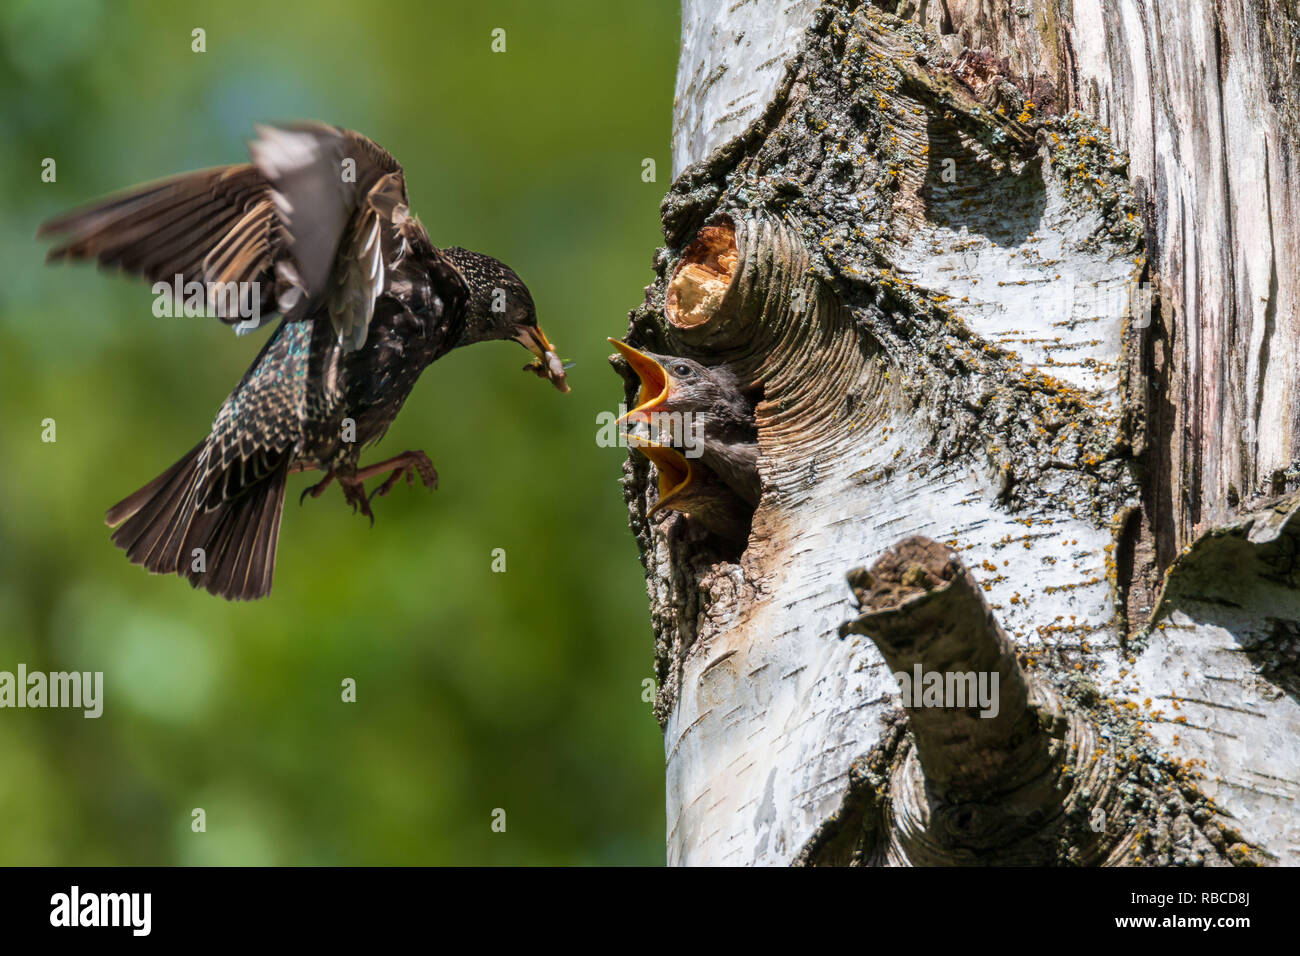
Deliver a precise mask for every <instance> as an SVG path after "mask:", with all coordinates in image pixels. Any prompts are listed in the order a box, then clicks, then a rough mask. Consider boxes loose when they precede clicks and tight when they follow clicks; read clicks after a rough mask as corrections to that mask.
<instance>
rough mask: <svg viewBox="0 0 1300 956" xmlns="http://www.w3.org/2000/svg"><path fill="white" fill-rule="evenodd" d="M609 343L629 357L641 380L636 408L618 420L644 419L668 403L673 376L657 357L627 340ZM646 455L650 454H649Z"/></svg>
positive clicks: (625, 356) (628, 360)
mask: <svg viewBox="0 0 1300 956" xmlns="http://www.w3.org/2000/svg"><path fill="white" fill-rule="evenodd" d="M609 343H610V344H611V345H613V346H614V348H616V349H618V351H619V354H621V355H622V356H623V358H625V359H627V364H628V365H630V366H632V371H634V372H636V376H637V378H639V379H640V380H641V391H640V393H638V395H637V397H636V401H637V406H636V408H634V409H632V410H631V411H630V412H628V413H627V414H626V415H624V416H623V417H622V418H620V419H619V420H618V421H620V422H622V421H628V420H631V419H637V420H641V421H644V420H646V419H648V418H649V413H650V412H651V411H653V410H654V409H656V408H659V407H660V406H662V405H666V404H667V403H668V395H669V393H670V392H671V391H672V387H673V379H672V376H671V375H669V374H668V370H667V369H665V368H664V367H663V366H662V365H660V364H659V363H658V362H657V361H656V360H655V359H652V358H651V357H650V356H649V355H646V354H645V353H644V352H638V351H637V350H636V349H634V348H632V346H630V345H628V344H627V343H626V342H620V341H619V340H618V339H610V340H609ZM615 424H618V422H615ZM669 451H672V449H669ZM646 457H650V456H649V455H647V456H646ZM678 457H681V456H680V455H679V456H678ZM651 460H652V461H653V460H654V459H651Z"/></svg>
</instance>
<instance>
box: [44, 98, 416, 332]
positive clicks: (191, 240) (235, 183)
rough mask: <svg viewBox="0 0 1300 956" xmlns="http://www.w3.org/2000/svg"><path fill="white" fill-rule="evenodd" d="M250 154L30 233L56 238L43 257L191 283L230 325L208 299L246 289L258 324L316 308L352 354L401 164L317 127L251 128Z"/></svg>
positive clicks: (233, 314)
mask: <svg viewBox="0 0 1300 956" xmlns="http://www.w3.org/2000/svg"><path fill="white" fill-rule="evenodd" d="M249 155H250V157H251V158H252V162H251V163H244V164H240V165H235V166H221V167H216V168H213V169H206V170H200V171H198V172H194V173H186V174H184V175H181V176H175V177H172V178H170V179H165V180H162V181H160V182H156V183H152V184H149V185H146V186H141V187H138V188H136V189H133V190H130V191H129V192H126V193H122V194H120V195H118V196H114V197H111V198H109V199H106V200H103V201H101V202H99V203H95V204H93V205H91V206H87V207H85V208H83V209H80V210H77V211H75V212H72V213H69V214H67V215H64V216H60V217H57V218H55V219H52V220H50V221H49V222H46V223H45V224H44V225H43V226H41V229H40V231H39V233H38V235H40V236H53V237H56V238H57V239H58V240H59V242H58V244H57V245H56V246H55V247H54V248H53V249H51V250H50V252H49V255H48V258H49V259H74V260H76V259H93V260H96V261H98V262H99V263H100V264H101V265H103V266H106V267H109V268H120V269H122V270H124V271H126V272H128V273H130V274H132V275H138V276H141V277H143V278H146V279H148V280H149V281H151V282H167V283H171V282H172V281H173V280H174V278H175V276H177V275H180V276H181V277H182V282H183V283H186V284H188V283H192V282H199V283H202V284H203V285H204V288H205V291H206V292H207V293H208V305H209V306H210V307H211V308H212V309H213V311H215V312H216V313H217V314H218V315H219V316H221V317H222V318H223V320H225V321H228V322H232V323H233V322H237V321H240V319H241V318H242V319H247V318H248V315H247V310H246V309H245V310H244V311H243V312H241V311H240V310H238V309H237V308H236V306H237V305H238V304H239V303H238V301H237V300H234V299H232V298H230V297H229V295H228V294H225V295H217V294H216V292H215V291H214V290H221V289H225V288H227V287H228V284H229V283H252V282H257V283H258V286H257V289H258V296H259V298H258V302H259V313H260V319H261V321H262V322H264V321H265V320H266V319H268V318H270V316H272V315H274V314H276V313H279V314H282V315H284V316H285V317H286V318H288V319H290V320H294V319H299V318H302V317H304V316H307V315H310V314H312V313H313V312H315V311H316V309H317V308H318V307H320V306H322V305H327V306H328V310H329V314H330V318H331V321H332V322H333V324H334V328H335V331H336V333H337V334H338V336H339V340H340V342H341V343H342V344H343V345H344V348H345V349H349V350H350V349H353V348H359V347H360V346H361V345H362V344H363V343H364V342H365V337H366V329H367V327H368V325H369V322H370V318H371V317H372V316H373V314H374V303H375V299H377V298H378V296H379V295H381V294H382V293H383V291H384V289H385V281H386V273H387V264H386V262H385V261H384V254H385V252H384V250H389V251H391V250H392V248H394V243H398V245H399V247H400V233H399V230H398V223H397V222H396V221H395V217H396V216H398V215H399V214H400V217H401V218H405V217H407V215H408V211H407V198H406V183H405V180H404V178H403V176H402V168H401V166H400V165H399V164H398V162H397V161H396V160H395V159H394V158H393V157H392V156H390V155H389V154H388V153H387V152H386V151H384V150H383V149H382V148H381V147H379V146H378V145H377V144H375V143H374V142H372V141H371V140H369V139H367V138H366V137H364V136H362V135H361V134H359V133H355V132H352V131H351V130H344V129H339V128H337V127H334V126H328V125H326V124H323V123H302V124H295V125H286V126H258V127H257V138H256V139H254V140H253V141H252V142H250V143H249ZM242 288H243V287H241V289H242ZM185 294H186V295H188V293H185ZM244 294H245V296H246V295H247V294H248V293H244ZM244 301H245V303H247V302H248V300H247V298H245V300H244ZM259 324H260V323H259ZM249 327H251V326H249V325H248V324H247V323H246V324H245V325H244V326H243V328H249Z"/></svg>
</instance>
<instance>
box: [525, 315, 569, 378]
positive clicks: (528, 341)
mask: <svg viewBox="0 0 1300 956" xmlns="http://www.w3.org/2000/svg"><path fill="white" fill-rule="evenodd" d="M515 341H516V342H518V343H519V344H520V345H522V346H523V347H524V348H526V349H528V351H530V352H532V353H533V355H535V356H536V359H535V360H534V361H532V362H529V363H528V364H527V365H525V366H524V371H525V372H532V373H534V374H535V375H537V376H538V377H539V378H545V379H549V380H550V383H551V384H552V385H554V386H555V387H556V388H558V389H559V390H560V391H561V392H567V391H568V390H569V383H568V381H567V378H566V375H565V371H564V363H563V362H561V361H560V357H559V356H558V355H556V354H555V348H554V347H553V346H552V345H551V343H550V342H549V341H547V338H546V333H545V332H543V331H542V327H541V326H540V325H526V326H524V327H522V328H521V329H520V330H519V334H518V335H516V336H515Z"/></svg>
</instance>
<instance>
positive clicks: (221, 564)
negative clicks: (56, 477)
mask: <svg viewBox="0 0 1300 956" xmlns="http://www.w3.org/2000/svg"><path fill="white" fill-rule="evenodd" d="M206 447H207V443H206V441H204V442H200V443H199V444H198V445H196V446H194V448H192V449H191V450H190V451H189V452H188V453H187V454H186V455H185V456H184V457H183V458H181V460H180V461H178V462H176V464H174V465H172V466H171V467H170V468H168V469H167V470H166V471H164V472H163V473H162V474H161V475H159V476H158V477H157V478H155V479H154V480H153V481H151V482H149V483H148V484H147V485H145V486H144V487H143V488H141V489H140V490H139V491H137V492H135V493H134V494H132V495H128V496H127V497H126V498H124V499H122V500H121V501H119V502H118V503H117V504H115V505H114V506H113V507H112V508H110V509H108V514H107V515H106V522H107V524H108V525H109V527H116V528H117V530H116V531H114V532H113V542H114V543H115V544H116V545H117V546H118V547H119V548H121V549H122V550H123V551H125V552H126V556H127V558H129V559H130V561H131V562H132V563H133V564H138V565H141V566H142V567H144V568H146V569H148V570H149V571H152V572H153V573H155V574H178V575H180V576H181V577H183V578H187V579H188V580H189V582H190V583H191V584H192V585H194V587H203V588H205V589H207V590H208V591H210V592H211V593H213V594H216V595H219V596H221V597H224V598H226V599H227V600H232V601H236V600H251V599H253V598H259V597H263V596H265V595H266V594H268V593H269V592H270V590H271V581H272V578H273V576H274V573H275V551H276V543H277V540H278V538H279V536H280V516H281V514H282V512H283V510H284V492H285V484H286V481H287V479H288V471H289V469H288V462H287V461H286V462H285V463H284V464H282V465H281V466H280V467H278V468H276V469H274V470H273V471H272V472H271V473H270V474H268V475H267V476H266V477H265V478H264V479H262V480H261V481H258V482H257V483H256V484H254V485H252V486H251V487H249V488H248V489H246V490H245V491H244V492H243V493H242V494H240V495H239V496H238V497H235V498H233V499H231V500H228V501H220V502H219V503H218V504H216V505H213V506H210V507H205V506H204V502H205V500H208V498H209V495H208V491H209V488H210V487H211V486H212V482H213V481H214V480H219V479H220V476H219V475H217V476H215V477H212V476H209V475H208V474H207V470H206V468H204V467H203V465H204V464H205V458H206V456H205V455H204V450H205V448H206Z"/></svg>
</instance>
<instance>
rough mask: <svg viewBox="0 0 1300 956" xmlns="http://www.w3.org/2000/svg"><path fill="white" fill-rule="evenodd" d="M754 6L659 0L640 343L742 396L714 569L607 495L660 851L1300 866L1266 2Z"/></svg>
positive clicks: (689, 521)
mask: <svg viewBox="0 0 1300 956" xmlns="http://www.w3.org/2000/svg"><path fill="white" fill-rule="evenodd" d="M773 6H775V8H776V12H775V14H774V13H773V11H772V8H771V6H768V7H764V6H763V5H760V4H758V3H741V4H732V3H726V2H715V0H686V3H685V5H684V12H683V31H684V32H683V46H682V62H681V67H680V70H679V81H678V100H677V105H676V109H675V124H674V164H675V169H676V170H677V171H678V172H679V175H678V177H677V179H676V181H675V182H674V184H673V186H672V188H671V189H670V191H669V194H668V196H667V197H666V199H665V201H664V206H663V219H664V234H665V247H664V248H663V249H662V250H661V251H660V253H659V254H658V255H657V257H656V260H655V267H656V272H657V279H656V281H655V282H654V283H653V284H652V285H651V286H650V287H649V288H648V289H647V292H646V299H645V302H644V303H643V304H642V305H641V306H640V307H638V308H637V309H636V310H634V312H633V314H632V321H631V327H630V330H629V337H628V341H629V342H630V343H632V344H633V345H636V346H637V347H642V348H648V349H650V350H652V351H655V352H658V353H663V354H669V355H684V356H689V357H692V358H695V359H698V360H700V361H703V362H705V363H706V364H716V363H726V364H727V365H728V366H729V367H730V368H732V369H733V370H735V371H736V372H737V374H739V375H740V376H741V378H742V379H743V380H744V382H745V383H746V384H747V385H748V386H750V387H753V388H754V389H756V390H759V391H760V392H761V395H762V400H761V401H760V402H759V404H758V406H757V412H756V418H757V428H758V438H759V446H760V451H761V456H760V459H759V471H760V478H761V484H762V496H761V499H760V500H759V503H758V506H757V508H756V509H755V511H754V514H753V517H752V524H751V531H750V534H749V537H748V540H747V542H746V543H745V546H744V547H743V550H742V549H741V548H740V547H739V546H738V545H737V544H736V543H735V542H727V541H725V540H723V538H722V537H720V536H719V535H717V534H715V533H713V532H711V531H710V530H709V528H708V527H706V526H705V525H704V523H702V522H701V521H699V520H696V519H694V518H692V516H691V515H690V514H689V513H686V514H683V513H667V512H666V511H664V510H662V509H661V510H658V511H656V512H655V513H653V514H652V513H651V512H652V508H653V506H654V504H655V501H656V498H657V494H658V489H657V483H656V482H655V481H653V480H652V477H653V476H654V474H655V472H654V471H653V470H652V468H651V466H650V464H649V462H648V461H647V460H646V459H645V458H644V457H643V456H640V455H634V456H631V457H630V458H629V463H628V467H627V472H626V479H625V489H626V494H627V499H628V503H629V510H630V514H631V522H632V527H633V531H634V532H635V533H636V535H637V540H638V543H639V544H640V547H641V550H642V559H643V562H644V565H645V568H646V574H647V584H648V588H649V595H650V605H651V617H652V623H653V626H654V628H655V634H656V664H657V672H658V676H659V696H658V699H657V701H656V714H657V716H658V717H659V719H660V720H661V722H662V724H663V726H664V733H665V749H666V754H667V767H666V774H667V794H668V860H669V862H670V863H746V864H785V863H791V862H802V863H844V864H849V863H857V864H870V865H884V864H888V865H902V864H934V863H972V862H979V863H1017V862H1018V863H1023V862H1040V863H1041V862H1050V863H1066V864H1084V865H1093V864H1103V863H1105V864H1117V863H1119V864H1134V863H1158V864H1243V863H1258V862H1269V861H1273V860H1278V861H1284V862H1296V861H1297V860H1300V833H1297V831H1296V830H1295V826H1296V824H1295V823H1294V822H1293V821H1294V820H1295V819H1296V814H1295V812H1294V805H1295V799H1296V798H1297V796H1300V782H1298V781H1300V746H1297V745H1296V744H1295V743H1294V741H1297V740H1300V733H1298V731H1300V711H1298V710H1297V702H1296V679H1295V674H1296V655H1297V651H1298V650H1300V648H1298V646H1297V635H1300V603H1298V602H1297V591H1296V587H1297V584H1300V579H1298V578H1297V576H1296V574H1295V573H1294V572H1293V570H1292V567H1291V564H1290V563H1289V562H1291V560H1292V557H1291V556H1292V555H1293V554H1294V553H1295V544H1296V534H1297V533H1300V529H1297V530H1296V531H1294V532H1293V530H1292V524H1291V515H1292V514H1293V511H1292V510H1289V508H1290V506H1289V505H1285V506H1274V505H1272V504H1271V498H1270V496H1276V495H1278V494H1281V493H1283V492H1285V491H1287V490H1289V489H1291V488H1293V487H1294V485H1295V484H1296V482H1297V480H1298V479H1300V466H1298V465H1297V464H1296V462H1297V460H1300V455H1297V453H1296V451H1297V449H1296V444H1297V441H1300V431H1297V427H1296V425H1295V424H1294V423H1295V422H1296V417H1297V412H1296V406H1295V403H1294V400H1293V399H1292V398H1291V396H1292V395H1293V394H1294V393H1295V391H1296V385H1297V377H1296V373H1297V369H1296V367H1295V366H1296V364H1297V356H1296V346H1295V343H1296V342H1297V341H1300V314H1298V312H1300V310H1298V309H1297V303H1296V300H1295V296H1296V287H1295V282H1294V279H1293V277H1294V276H1295V275H1296V274H1297V273H1298V272H1300V269H1297V267H1298V266H1300V243H1298V241H1297V238H1296V236H1297V228H1298V226H1300V218H1298V217H1297V212H1300V210H1297V208H1296V205H1295V204H1296V203H1297V202H1300V200H1297V198H1296V190H1295V189H1294V183H1295V176H1294V174H1293V173H1294V170H1295V169H1296V155H1297V153H1296V139H1297V137H1296V132H1297V130H1298V129H1300V123H1298V122H1297V111H1296V109H1295V103H1294V98H1295V96H1296V91H1297V89H1298V88H1300V87H1298V86H1297V83H1296V78H1297V77H1296V66H1295V64H1296V60H1295V52H1296V42H1297V37H1296V32H1295V31H1296V29H1297V28H1296V26H1295V21H1296V20H1297V19H1300V17H1297V16H1296V11H1295V9H1294V7H1293V5H1290V6H1289V5H1288V3H1286V2H1282V0H1270V2H1268V3H1265V4H1264V5H1263V6H1261V7H1251V8H1250V9H1251V11H1252V12H1250V13H1246V12H1244V10H1245V8H1244V7H1243V6H1242V5H1241V4H1239V3H1234V2H1227V0H1221V2H1219V3H1217V4H1215V3H1211V2H1209V0H1203V2H1198V3H1193V4H1191V5H1185V6H1184V7H1182V8H1180V9H1179V10H1177V11H1173V10H1167V9H1165V8H1166V7H1167V5H1162V7H1161V15H1162V17H1164V19H1163V20H1162V21H1160V22H1159V24H1158V25H1157V21H1156V19H1155V16H1154V13H1153V12H1152V11H1151V9H1150V8H1149V5H1147V4H1144V3H1142V2H1139V0H1124V2H1122V3H1120V4H1118V5H1117V6H1108V7H1106V8H1105V9H1104V10H1103V8H1102V6H1101V4H1100V2H1099V0H1074V2H1073V3H1072V4H1065V3H1064V0H1061V2H1060V3H1058V2H1056V0H1036V2H1030V3H1006V2H1003V0H982V2H980V3H975V2H973V0H971V2H963V0H946V2H928V3H927V2H920V3H916V2H903V3H900V4H897V5H895V4H892V3H891V4H889V7H890V8H891V9H890V10H889V11H888V12H887V11H884V10H882V9H880V7H879V6H877V5H873V4H868V3H859V2H853V0H835V2H827V3H823V4H821V5H814V4H812V3H779V4H774V5H773ZM894 13H897V14H898V16H894V15H893V14H894ZM739 34H743V36H740V38H739V39H738V40H737V39H736V37H737V35H739ZM759 57H761V59H758V58H759ZM1207 66H1208V68H1209V69H1208V72H1207V70H1206V69H1205V68H1206V67H1207ZM1228 104H1230V105H1228ZM1248 132H1249V136H1247V133H1248ZM1237 143H1242V144H1243V145H1242V149H1241V151H1240V152H1239V153H1238V151H1237V149H1236V144H1237ZM1192 157H1194V158H1192ZM628 386H629V389H632V388H633V387H634V386H633V382H632V379H631V378H630V377H629V379H628ZM629 397H631V392H629ZM1246 423H1250V424H1249V425H1247V424H1246ZM1243 428H1245V429H1248V431H1249V433H1250V434H1251V435H1252V436H1253V438H1252V440H1250V441H1244V440H1243V441H1237V440H1236V439H1235V436H1237V435H1239V434H1243V433H1242V431H1241V429H1243ZM1265 433H1267V434H1265ZM1278 507H1281V510H1278ZM1261 508H1263V509H1265V510H1264V511H1263V512H1261V515H1262V516H1261V517H1234V515H1248V514H1250V513H1251V512H1254V511H1257V510H1258V509H1261ZM1261 528H1267V529H1269V530H1259V529H1261ZM915 535H924V536H926V537H927V538H928V539H932V540H933V541H934V542H937V544H936V545H935V548H936V549H938V550H937V551H935V552H934V553H933V554H931V557H935V556H936V555H939V554H940V553H941V555H942V559H941V560H938V559H937V558H936V560H938V565H937V566H931V565H932V564H933V562H930V561H928V560H919V561H915V562H912V564H913V565H915V568H916V569H919V570H915V574H916V575H919V577H917V578H916V580H917V582H928V583H929V584H930V589H929V590H925V589H924V588H923V589H922V591H923V592H924V593H921V594H911V595H910V596H908V595H907V594H906V593H905V592H906V591H907V588H908V587H910V585H907V583H906V582H905V581H904V580H903V577H902V575H903V573H904V572H907V571H908V567H904V568H902V570H901V571H900V572H899V574H897V575H891V574H884V573H882V574H880V575H877V576H876V579H877V580H878V582H884V583H885V584H886V585H887V586H886V587H884V590H883V591H881V593H880V594H876V590H877V589H876V588H874V587H871V586H864V583H865V579H863V578H862V577H861V576H858V577H857V578H855V579H854V580H856V581H857V583H858V592H859V595H858V596H859V597H861V598H863V599H864V601H865V603H866V607H865V608H863V609H862V610H865V611H866V613H865V614H859V613H857V612H855V610H854V608H853V602H852V600H851V598H852V596H853V595H852V594H851V593H850V590H849V589H846V588H845V586H844V575H845V574H846V573H847V571H848V570H849V569H850V568H853V567H857V566H860V565H863V564H865V563H870V562H873V561H876V560H877V559H879V558H880V556H881V555H891V554H892V555H894V556H895V557H897V555H898V553H899V552H898V549H899V548H903V547H904V545H903V544H900V542H903V541H904V540H905V539H908V538H909V537H910V536H915ZM1269 535H1272V537H1269ZM723 537H725V536H723ZM907 547H913V545H908V546H907ZM1189 548H1190V550H1187V553H1186V554H1184V555H1183V556H1182V557H1180V553H1182V552H1183V551H1184V550H1185V549H1189ZM909 567H910V566H909ZM1229 567H1231V568H1232V569H1233V570H1232V571H1231V573H1229V571H1228V568H1229ZM896 570H897V569H896ZM874 573H875V572H874V569H873V574H874ZM945 575H946V576H945ZM895 578H897V580H895ZM931 578H933V580H931ZM891 589H892V590H891ZM1158 591H1159V592H1160V595H1161V596H1160V599H1159V602H1158V606H1157V600H1156V597H1155V596H1156V594H1157V592H1158ZM890 595H893V596H892V597H891V596H890ZM876 600H880V601H884V602H885V605H883V606H882V607H878V608H873V606H872V605H873V601H876ZM945 615H948V617H945ZM851 619H852V620H856V621H857V624H856V625H852V626H850V627H849V629H848V636H846V637H845V638H844V639H840V637H839V629H840V625H841V624H842V623H843V622H845V621H849V620H851ZM981 622H982V623H981ZM855 630H856V631H858V632H860V634H869V635H870V636H871V639H869V640H863V639H861V637H860V636H859V634H858V633H854V631H855ZM909 663H910V664H916V663H920V664H921V665H922V666H923V669H927V668H928V669H935V670H943V669H945V668H946V669H947V670H951V671H971V672H979V673H985V674H992V673H996V674H998V676H999V685H1000V687H1001V694H1000V696H999V702H1000V710H999V714H1000V716H998V717H997V718H993V719H981V718H971V717H969V716H968V715H965V716H963V715H961V714H956V713H950V712H946V711H945V709H944V708H939V709H938V710H931V708H928V707H922V708H913V709H909V710H903V711H900V710H899V709H898V701H899V685H898V683H897V682H896V680H895V678H894V673H895V671H896V670H898V669H900V668H901V669H904V670H905V669H906V667H905V665H908V664H909ZM1180 675H1181V676H1180ZM1247 688H1253V691H1250V692H1249V693H1247ZM963 721H964V723H963ZM956 727H960V728H962V730H961V732H958V731H957V730H955V729H954V728H956ZM945 728H947V729H946V730H945Z"/></svg>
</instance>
